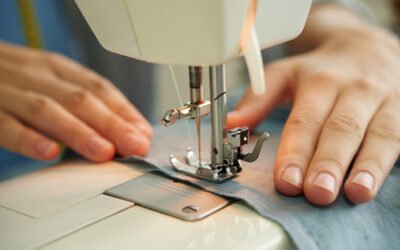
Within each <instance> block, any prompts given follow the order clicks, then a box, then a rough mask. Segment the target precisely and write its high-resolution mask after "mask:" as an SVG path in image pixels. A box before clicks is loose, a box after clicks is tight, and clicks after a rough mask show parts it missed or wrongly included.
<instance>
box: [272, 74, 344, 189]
mask: <svg viewBox="0 0 400 250" xmlns="http://www.w3.org/2000/svg"><path fill="white" fill-rule="evenodd" d="M307 81H308V82H307V83H305V84H301V87H299V89H298V91H297V93H296V97H295V100H294V104H293V108H292V111H291V113H290V115H289V118H288V120H287V122H286V124H285V127H284V129H283V133H282V137H281V142H280V145H279V150H278V154H277V158H276V160H275V168H274V182H275V187H276V188H277V189H278V190H279V191H280V192H282V193H284V194H287V195H292V196H294V195H299V194H301V193H302V192H303V181H304V176H305V173H306V171H307V168H308V166H309V164H310V161H311V159H312V157H313V155H314V152H315V148H316V145H317V142H318V137H319V135H320V131H321V129H322V126H323V124H324V122H325V120H326V119H327V117H328V116H329V113H330V112H331V109H332V107H333V105H334V103H335V99H336V96H337V94H338V91H339V90H338V88H337V84H335V83H333V80H332V78H328V77H326V76H324V75H315V76H313V77H312V78H310V79H308V80H307Z"/></svg>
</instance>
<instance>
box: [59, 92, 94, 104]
mask: <svg viewBox="0 0 400 250" xmlns="http://www.w3.org/2000/svg"><path fill="white" fill-rule="evenodd" d="M91 98H92V93H90V92H89V91H87V90H84V89H78V90H73V91H71V92H70V93H68V94H67V95H66V98H65V104H66V106H68V107H71V108H76V107H80V106H81V105H84V104H85V103H87V102H88V101H89V100H90V99H91Z"/></svg>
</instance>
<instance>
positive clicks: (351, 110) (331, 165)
mask: <svg viewBox="0 0 400 250" xmlns="http://www.w3.org/2000/svg"><path fill="white" fill-rule="evenodd" d="M354 86H355V87H352V89H350V90H345V91H343V92H342V94H340V96H339V99H338V101H337V103H336V105H335V107H334V109H333V111H332V113H331V115H330V116H329V118H328V120H327V121H326V123H325V125H324V128H323V130H322V132H321V135H320V138H319V141H318V146H317V149H316V152H315V154H314V157H313V159H312V162H311V164H310V166H309V168H308V171H307V173H306V179H305V183H304V190H303V191H304V194H305V196H306V198H307V199H308V200H309V201H310V202H312V203H314V204H317V205H328V204H330V203H332V202H333V201H334V200H335V199H336V197H337V195H338V193H339V190H340V187H341V185H342V182H343V178H344V175H345V173H346V171H347V169H348V167H349V165H350V163H351V161H352V160H353V158H354V156H355V154H356V152H357V150H358V148H359V147H360V144H361V142H362V140H363V137H364V134H365V131H366V128H367V126H368V124H369V122H370V120H371V118H372V116H373V115H374V113H375V112H376V110H377V109H378V107H379V105H380V103H381V101H382V99H383V94H382V93H379V90H376V91H375V89H374V90H371V88H369V87H367V86H366V85H364V84H356V85H354Z"/></svg>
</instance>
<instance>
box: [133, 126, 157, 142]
mask: <svg viewBox="0 0 400 250" xmlns="http://www.w3.org/2000/svg"><path fill="white" fill-rule="evenodd" d="M134 125H135V126H136V127H137V128H138V129H139V130H140V131H141V132H142V133H143V134H144V135H145V136H146V137H147V138H149V139H150V138H152V137H153V128H152V127H151V125H150V124H149V123H147V122H146V123H143V122H139V123H135V124H134Z"/></svg>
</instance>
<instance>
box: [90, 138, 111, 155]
mask: <svg viewBox="0 0 400 250" xmlns="http://www.w3.org/2000/svg"><path fill="white" fill-rule="evenodd" d="M87 145H88V148H89V151H90V153H92V154H94V155H96V154H99V153H101V152H103V151H104V150H105V149H106V148H108V147H109V146H110V143H108V142H107V141H106V140H104V139H102V138H100V137H98V136H93V137H91V138H89V140H88V142H87Z"/></svg>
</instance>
